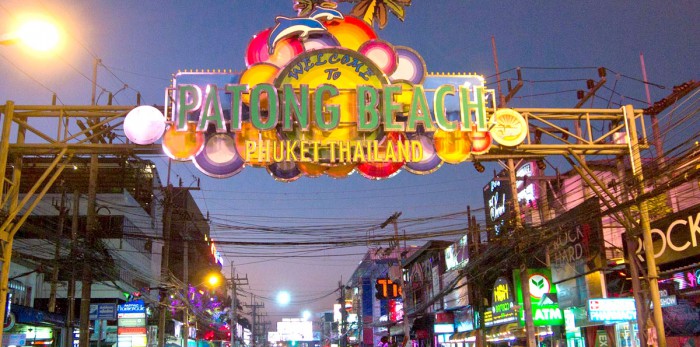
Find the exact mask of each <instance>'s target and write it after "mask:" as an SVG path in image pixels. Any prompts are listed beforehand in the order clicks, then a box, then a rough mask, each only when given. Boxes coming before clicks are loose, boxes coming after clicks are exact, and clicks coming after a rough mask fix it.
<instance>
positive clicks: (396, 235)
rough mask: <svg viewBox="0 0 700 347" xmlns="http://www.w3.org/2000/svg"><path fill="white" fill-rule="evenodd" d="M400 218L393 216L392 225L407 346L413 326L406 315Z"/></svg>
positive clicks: (398, 214) (396, 214)
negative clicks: (399, 272) (399, 271)
mask: <svg viewBox="0 0 700 347" xmlns="http://www.w3.org/2000/svg"><path fill="white" fill-rule="evenodd" d="M399 216H401V212H397V213H394V215H393V216H391V219H392V221H391V223H392V224H393V225H394V238H395V239H396V250H397V251H398V257H399V267H400V268H401V276H399V285H400V286H401V300H402V301H403V310H404V312H403V336H404V339H403V345H404V346H406V344H408V341H410V340H411V325H410V322H409V321H408V314H406V308H407V306H406V282H405V281H404V279H403V254H402V253H403V252H402V249H401V248H400V247H399V245H400V243H399V224H398V222H397V221H396V220H397V219H398V218H399Z"/></svg>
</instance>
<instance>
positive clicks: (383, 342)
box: [377, 336, 389, 347]
mask: <svg viewBox="0 0 700 347" xmlns="http://www.w3.org/2000/svg"><path fill="white" fill-rule="evenodd" d="M377 347H389V337H388V336H382V338H381V339H380V340H379V344H378V345H377Z"/></svg>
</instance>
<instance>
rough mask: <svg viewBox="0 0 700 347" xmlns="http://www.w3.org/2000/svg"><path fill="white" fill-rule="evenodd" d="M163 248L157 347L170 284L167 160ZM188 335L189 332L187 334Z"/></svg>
mask: <svg viewBox="0 0 700 347" xmlns="http://www.w3.org/2000/svg"><path fill="white" fill-rule="evenodd" d="M163 192H164V194H165V196H164V197H163V248H162V251H161V260H160V290H159V291H160V305H158V347H163V346H165V321H166V316H167V314H168V309H167V308H168V290H167V289H166V287H167V286H168V283H169V282H170V281H169V280H170V231H171V230H170V229H171V221H172V215H173V206H172V205H173V197H172V194H173V185H172V184H170V160H168V184H167V186H166V187H165V190H164V191H163ZM188 333H189V332H188ZM81 347H82V346H81Z"/></svg>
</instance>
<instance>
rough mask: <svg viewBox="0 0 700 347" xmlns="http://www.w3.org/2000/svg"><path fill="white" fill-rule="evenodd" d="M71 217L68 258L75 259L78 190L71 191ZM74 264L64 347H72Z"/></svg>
mask: <svg viewBox="0 0 700 347" xmlns="http://www.w3.org/2000/svg"><path fill="white" fill-rule="evenodd" d="M72 209H73V216H72V217H71V234H70V258H71V259H75V257H76V250H75V243H76V242H77V241H78V226H79V224H78V222H79V218H80V190H78V189H76V190H74V191H73V207H72ZM75 279H76V278H75V262H71V269H70V279H69V280H68V293H67V294H68V314H67V317H66V330H68V332H67V333H66V336H65V339H64V346H73V330H74V329H73V328H74V327H73V325H74V320H75Z"/></svg>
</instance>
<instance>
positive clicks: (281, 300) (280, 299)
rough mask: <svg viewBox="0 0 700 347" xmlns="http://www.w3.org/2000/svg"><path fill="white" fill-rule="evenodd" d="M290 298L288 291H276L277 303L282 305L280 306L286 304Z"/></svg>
mask: <svg viewBox="0 0 700 347" xmlns="http://www.w3.org/2000/svg"><path fill="white" fill-rule="evenodd" d="M291 300H292V297H291V296H290V295H289V292H287V291H281V292H279V293H277V303H278V304H280V305H282V306H287V305H288V304H289V302H290V301H291Z"/></svg>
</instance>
